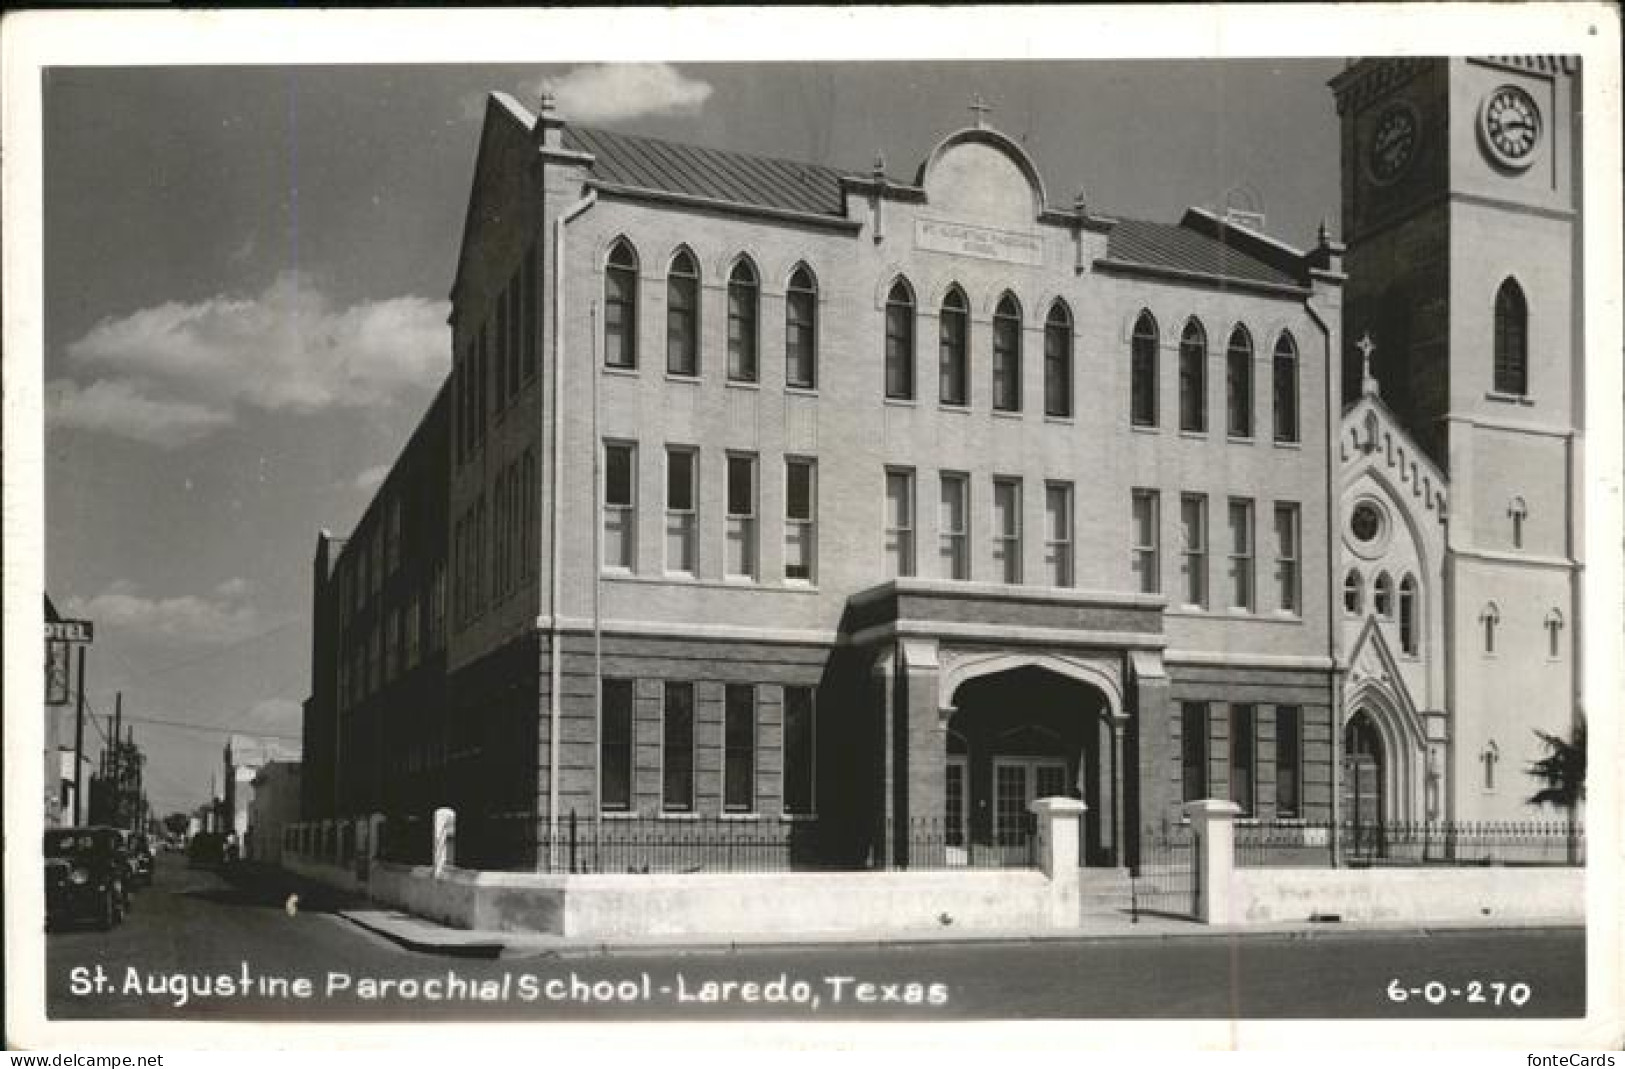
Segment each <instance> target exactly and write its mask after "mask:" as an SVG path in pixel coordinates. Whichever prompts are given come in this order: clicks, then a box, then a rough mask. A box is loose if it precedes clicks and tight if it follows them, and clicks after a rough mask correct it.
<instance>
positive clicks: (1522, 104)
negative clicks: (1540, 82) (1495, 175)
mask: <svg viewBox="0 0 1625 1069" xmlns="http://www.w3.org/2000/svg"><path fill="white" fill-rule="evenodd" d="M1479 133H1480V134H1482V135H1483V138H1484V147H1485V148H1487V149H1488V150H1489V153H1490V155H1491V156H1492V157H1493V158H1494V159H1495V160H1496V161H1497V162H1499V163H1500V164H1502V165H1503V166H1506V167H1515V168H1524V167H1527V166H1529V164H1530V163H1531V162H1532V161H1533V160H1534V154H1535V146H1536V145H1537V144H1539V142H1540V109H1539V108H1538V107H1536V106H1535V100H1534V98H1533V97H1531V96H1530V95H1529V94H1528V93H1526V92H1524V91H1523V90H1522V89H1519V88H1518V87H1517V86H1515V85H1503V86H1502V87H1501V88H1499V89H1497V90H1496V91H1495V92H1493V93H1491V94H1490V95H1489V97H1488V98H1487V99H1486V100H1485V101H1484V109H1483V111H1482V113H1481V119H1480V122H1479Z"/></svg>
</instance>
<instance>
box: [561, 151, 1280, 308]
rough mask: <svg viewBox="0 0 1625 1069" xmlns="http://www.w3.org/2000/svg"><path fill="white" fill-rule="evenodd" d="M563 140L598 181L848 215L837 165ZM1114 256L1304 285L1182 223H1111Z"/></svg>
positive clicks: (1109, 254) (1126, 260)
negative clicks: (587, 157)
mask: <svg viewBox="0 0 1625 1069" xmlns="http://www.w3.org/2000/svg"><path fill="white" fill-rule="evenodd" d="M564 146H565V147H566V148H568V149H572V150H575V151H578V152H586V153H590V154H591V155H592V156H593V158H594V163H593V165H592V176H593V179H594V180H596V181H598V182H602V183H605V184H608V185H615V186H623V187H627V188H630V189H640V190H649V191H652V192H657V193H667V194H677V195H680V196H688V197H698V198H703V199H705V200H711V201H718V202H723V203H728V204H739V205H748V206H751V207H757V208H769V209H774V210H779V211H791V212H799V213H803V214H808V215H822V216H829V217H833V218H841V217H843V216H844V215H845V207H844V204H843V196H842V193H841V177H842V175H843V173H845V172H842V171H839V170H836V169H835V168H833V167H823V166H820V165H818V164H811V163H797V162H795V161H793V160H781V159H773V158H770V157H766V156H751V155H746V154H744V153H740V152H725V151H721V150H718V149H711V148H703V147H700V146H698V145H685V144H680V143H677V142H672V141H662V140H660V139H658V138H653V137H640V136H636V135H633V134H622V133H615V132H613V131H609V130H602V129H599V128H597V127H591V126H576V125H573V124H572V125H566V126H565V127H564ZM1107 257H1108V258H1109V259H1111V260H1114V261H1117V262H1119V263H1124V264H1133V265H1140V266H1145V267H1151V268H1164V269H1171V270H1175V271H1182V272H1190V273H1195V274H1202V275H1210V276H1216V277H1219V278H1230V279H1235V280H1237V281H1243V282H1260V283H1267V284H1270V285H1277V286H1292V287H1297V286H1299V285H1301V282H1300V280H1298V279H1296V278H1294V277H1292V276H1291V275H1289V274H1287V273H1285V272H1283V271H1281V270H1279V269H1277V268H1276V267H1273V266H1271V265H1269V264H1266V263H1264V262H1262V261H1260V260H1257V259H1254V258H1253V257H1251V256H1249V255H1247V254H1246V253H1244V252H1241V251H1239V250H1237V249H1235V248H1232V247H1230V246H1228V245H1226V244H1224V243H1223V242H1221V241H1218V240H1216V239H1215V238H1212V237H1209V236H1208V235H1206V234H1202V233H1200V232H1198V231H1196V230H1193V229H1191V228H1190V227H1187V226H1182V225H1179V224H1170V223H1148V222H1143V221H1141V220H1137V219H1119V220H1117V221H1116V222H1115V223H1114V224H1113V226H1112V228H1111V234H1110V237H1109V239H1108V244H1107Z"/></svg>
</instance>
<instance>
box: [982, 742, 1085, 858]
mask: <svg viewBox="0 0 1625 1069" xmlns="http://www.w3.org/2000/svg"><path fill="white" fill-rule="evenodd" d="M1066 793H1067V790H1066V762H1065V761H1063V760H1061V759H1059V758H1054V757H995V758H994V759H993V843H994V846H995V848H996V849H998V850H1001V851H1003V852H1004V853H1006V854H1012V855H1013V854H1014V853H1017V852H1019V851H1022V850H1025V849H1026V848H1027V844H1028V842H1029V840H1030V839H1031V837H1032V832H1033V817H1032V813H1031V812H1029V811H1028V809H1027V806H1028V803H1030V802H1032V801H1033V800H1034V799H1035V798H1051V797H1054V796H1056V795H1065V794H1066ZM1013 859H1014V858H1013V856H1012V860H1013Z"/></svg>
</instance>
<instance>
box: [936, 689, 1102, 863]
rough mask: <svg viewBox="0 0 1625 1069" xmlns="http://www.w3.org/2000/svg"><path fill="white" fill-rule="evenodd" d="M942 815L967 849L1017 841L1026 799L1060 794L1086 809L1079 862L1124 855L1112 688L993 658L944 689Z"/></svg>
mask: <svg viewBox="0 0 1625 1069" xmlns="http://www.w3.org/2000/svg"><path fill="white" fill-rule="evenodd" d="M947 696H948V698H949V700H950V701H951V702H952V707H951V708H950V709H949V710H947V712H948V714H949V715H948V719H947V724H946V727H947V738H946V745H945V752H944V760H945V761H946V764H947V770H946V784H945V785H946V791H945V801H946V805H945V812H944V819H945V821H946V823H947V825H948V833H949V836H950V841H956V840H957V841H961V842H963V843H964V844H965V845H966V847H967V849H969V850H971V851H975V850H977V849H985V848H993V847H997V846H998V845H999V844H1001V843H1007V842H1010V841H1012V840H1014V839H1018V838H1019V837H1020V834H1021V829H1024V828H1025V827H1026V826H1027V823H1028V821H1027V805H1028V804H1029V803H1030V802H1031V801H1032V800H1033V799H1034V798H1038V797H1046V796H1051V795H1056V794H1060V795H1065V796H1068V797H1073V798H1079V799H1081V800H1082V801H1083V802H1084V804H1085V805H1086V806H1087V807H1088V809H1087V811H1086V812H1085V814H1084V819H1083V821H1082V822H1081V827H1080V842H1079V844H1078V845H1079V857H1080V859H1082V860H1083V862H1084V863H1085V864H1090V865H1114V864H1116V863H1117V862H1118V860H1119V858H1120V856H1121V849H1120V847H1121V840H1122V831H1121V804H1122V801H1121V800H1122V790H1121V786H1120V784H1121V777H1122V760H1121V745H1120V740H1119V737H1118V732H1117V730H1116V728H1117V721H1116V719H1114V717H1113V715H1112V714H1113V704H1112V699H1111V695H1110V694H1108V693H1107V691H1106V690H1105V689H1104V688H1103V687H1101V686H1100V685H1098V684H1097V683H1095V682H1094V681H1093V680H1089V681H1085V680H1084V679H1081V678H1079V674H1078V673H1076V672H1066V673H1063V672H1058V671H1055V670H1054V667H1053V666H1052V665H1050V664H1048V663H1045V662H1042V661H1039V662H1032V661H1029V662H1027V663H1023V664H1007V663H1005V662H999V664H998V667H996V668H994V669H993V670H992V671H988V672H985V673H982V674H977V675H974V676H970V677H969V678H963V679H961V680H960V681H958V682H957V683H956V684H955V685H954V689H953V690H952V691H951V692H948V694H947Z"/></svg>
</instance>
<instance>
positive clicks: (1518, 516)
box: [1507, 496, 1529, 549]
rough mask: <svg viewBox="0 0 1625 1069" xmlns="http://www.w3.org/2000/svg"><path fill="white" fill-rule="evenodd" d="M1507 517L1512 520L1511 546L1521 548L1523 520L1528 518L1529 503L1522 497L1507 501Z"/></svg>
mask: <svg viewBox="0 0 1625 1069" xmlns="http://www.w3.org/2000/svg"><path fill="white" fill-rule="evenodd" d="M1507 518H1508V519H1510V520H1511V521H1512V548H1513V549H1522V548H1523V521H1524V520H1526V519H1528V518H1529V505H1528V504H1527V503H1526V502H1525V501H1524V499H1523V498H1522V497H1519V496H1514V497H1513V498H1512V500H1511V501H1508V502H1507Z"/></svg>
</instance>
